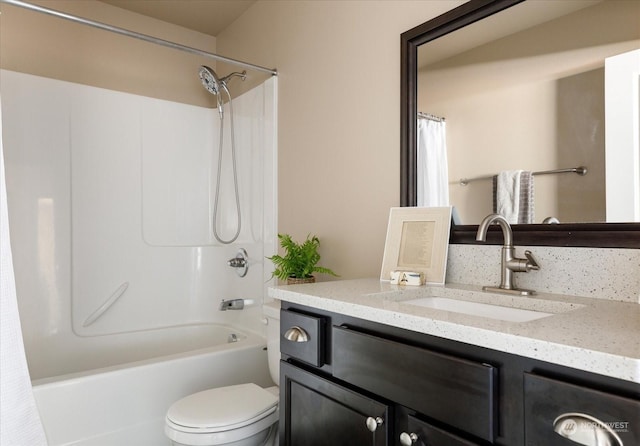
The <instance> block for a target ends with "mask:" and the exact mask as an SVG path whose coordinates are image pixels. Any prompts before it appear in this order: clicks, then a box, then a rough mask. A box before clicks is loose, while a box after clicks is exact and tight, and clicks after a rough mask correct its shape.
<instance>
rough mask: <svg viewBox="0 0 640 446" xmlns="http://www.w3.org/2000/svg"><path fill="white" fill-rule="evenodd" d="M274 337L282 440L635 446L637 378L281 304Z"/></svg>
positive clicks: (301, 444) (303, 445) (337, 444)
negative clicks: (278, 347)
mask: <svg viewBox="0 0 640 446" xmlns="http://www.w3.org/2000/svg"><path fill="white" fill-rule="evenodd" d="M304 327H307V328H309V331H307V330H306V329H305V328H304ZM292 329H293V330H292ZM298 329H301V330H302V331H304V332H305V333H306V335H305V336H300V335H299V334H298V331H297V330H298ZM280 342H281V353H282V361H281V372H280V375H281V376H280V400H281V407H280V446H315V445H318V446H320V445H327V446H329V445H330V446H341V445H344V446H347V445H348V446H352V445H356V446H359V445H370V444H371V445H390V446H391V445H393V446H400V445H402V446H404V445H416V446H489V445H497V446H524V445H526V446H556V445H557V446H560V445H566V446H569V445H573V446H575V445H576V444H587V445H590V444H593V445H611V446H637V445H640V385H638V384H637V383H632V382H628V381H621V380H616V379H613V378H608V377H604V376H601V375H594V374H590V373H588V372H584V371H580V370H575V369H569V368H566V367H561V366H558V365H555V364H550V363H544V362H540V361H536V360H533V359H530V358H524V357H520V356H516V355H511V354H507V353H504V352H499V351H495V350H490V349H485V348H482V347H478V346H473V345H468V344H462V343H459V342H455V341H451V340H448V339H444V338H439V337H434V336H429V335H425V334H421V333H417V332H413V331H407V330H403V329H400V328H397V327H392V326H387V325H383V324H378V323H375V322H371V321H367V320H362V319H358V318H353V317H349V316H345V315H341V314H338V313H332V312H328V311H324V310H318V309H314V308H311V307H306V306H302V305H294V304H290V303H287V302H283V303H282V310H281V339H280ZM578 415H579V416H580V417H581V418H579V417H578ZM562 416H564V417H565V418H560V417H562ZM585 420H586V421H585ZM594 420H595V421H594ZM616 422H619V423H624V424H615V423H616ZM598 423H600V424H601V425H602V426H600V427H599V428H600V429H602V430H603V431H607V429H609V430H610V431H613V434H611V433H609V432H608V431H607V432H605V433H606V434H607V435H608V436H610V438H612V440H611V441H610V442H609V443H605V442H600V443H597V442H587V441H586V440H584V441H583V440H582V437H580V435H582V436H583V437H586V436H588V435H589V433H587V434H584V433H583V432H582V433H580V435H579V434H576V433H575V432H576V430H577V429H588V428H592V427H594V426H596V425H597V424H598ZM572 429H573V430H572ZM623 430H624V431H623ZM595 432H596V433H595V434H593V435H596V436H598V438H600V439H602V438H609V437H606V436H605V433H602V432H600V431H595ZM569 434H572V435H573V436H572V435H569ZM578 440H580V441H578ZM581 441H583V442H581ZM589 441H591V440H589ZM616 441H618V442H616Z"/></svg>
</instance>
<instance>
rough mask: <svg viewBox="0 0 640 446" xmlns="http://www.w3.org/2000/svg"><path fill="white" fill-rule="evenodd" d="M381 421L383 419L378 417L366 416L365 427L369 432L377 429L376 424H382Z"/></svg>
mask: <svg viewBox="0 0 640 446" xmlns="http://www.w3.org/2000/svg"><path fill="white" fill-rule="evenodd" d="M382 423H384V420H383V419H382V418H380V417H375V418H374V417H368V418H367V429H369V430H370V431H371V432H375V431H376V429H378V426H382Z"/></svg>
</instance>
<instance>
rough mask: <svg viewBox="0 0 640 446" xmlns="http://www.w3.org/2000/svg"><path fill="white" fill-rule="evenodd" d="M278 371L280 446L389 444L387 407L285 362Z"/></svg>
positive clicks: (382, 445)
mask: <svg viewBox="0 0 640 446" xmlns="http://www.w3.org/2000/svg"><path fill="white" fill-rule="evenodd" d="M280 368H281V382H280V394H281V398H283V400H284V404H283V405H281V407H282V408H283V409H284V413H282V412H281V413H280V446H353V445H358V446H366V445H372V446H386V445H387V444H388V429H387V424H388V422H389V421H390V420H391V418H390V410H389V406H387V405H386V404H383V403H381V402H378V401H376V400H374V399H371V398H369V397H367V396H364V395H361V394H359V393H357V392H354V391H352V390H350V389H347V388H345V387H342V386H340V385H338V384H336V383H334V382H332V381H329V380H327V379H324V378H322V377H320V376H317V375H314V374H311V373H309V372H307V371H305V370H303V369H301V368H298V367H296V366H293V365H291V364H289V363H287V362H282V363H281V365H280ZM370 429H374V430H373V431H372V430H370Z"/></svg>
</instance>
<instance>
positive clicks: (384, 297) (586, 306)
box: [269, 279, 640, 383]
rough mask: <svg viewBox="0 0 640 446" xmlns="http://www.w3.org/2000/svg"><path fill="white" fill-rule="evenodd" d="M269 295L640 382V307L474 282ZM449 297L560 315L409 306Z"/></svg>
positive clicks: (309, 288)
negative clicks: (526, 317) (512, 291)
mask: <svg viewBox="0 0 640 446" xmlns="http://www.w3.org/2000/svg"><path fill="white" fill-rule="evenodd" d="M269 295H270V296H271V297H274V298H276V299H280V300H283V301H287V302H291V303H295V304H300V305H307V306H310V307H314V308H318V309H321V310H327V311H332V312H336V313H341V314H344V315H347V316H353V317H357V318H360V319H366V320H369V321H373V322H379V323H382V324H387V325H391V326H394V327H398V328H404V329H407V330H412V331H415V332H419V333H424V334H428V335H433V336H438V337H442V338H446V339H450V340H453V341H458V342H464V343H467V344H471V345H476V346H480V347H486V348H490V349H494V350H499V351H503V352H506V353H511V354H515V355H520V356H524V357H528V358H533V359H537V360H541V361H547V362H550V363H554V364H559V365H563V366H567V367H572V368H575V369H580V370H585V371H588V372H592V373H597V374H601V375H605V376H610V377H613V378H618V379H622V380H626V381H632V382H637V383H640V305H638V304H635V303H625V302H612V301H607V300H603V299H593V298H585V297H576V296H567V295H559V294H547V293H540V294H537V295H535V296H533V297H523V298H521V297H513V296H508V295H497V294H489V293H484V292H482V291H481V287H479V286H474V285H454V284H447V285H445V286H444V287H438V286H422V287H400V286H397V285H390V284H388V283H386V282H380V281H379V280H378V279H358V280H345V281H335V282H320V283H315V284H305V285H295V286H280V287H274V288H270V289H269ZM429 296H439V297H450V298H461V299H464V300H469V301H481V302H484V303H491V304H494V305H501V306H506V307H516V308H524V309H529V310H534V311H543V312H549V313H554V314H553V315H552V316H549V317H545V318H542V319H537V320H533V321H529V322H517V323H516V322H507V321H503V320H497V319H490V318H486V317H479V316H471V315H466V314H461V313H454V312H449V311H444V310H436V309H430V308H425V307H418V306H415V305H410V304H406V303H404V301H407V300H409V299H415V298H418V297H429Z"/></svg>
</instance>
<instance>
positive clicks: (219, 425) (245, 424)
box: [164, 303, 280, 446]
mask: <svg viewBox="0 0 640 446" xmlns="http://www.w3.org/2000/svg"><path fill="white" fill-rule="evenodd" d="M263 311H264V315H265V317H266V320H267V357H268V358H269V372H270V373H271V378H272V379H273V382H274V383H277V382H278V379H279V378H278V377H279V371H280V366H279V362H280V305H279V304H278V303H270V304H266V305H264V306H263ZM278 414H279V412H278V387H277V386H273V387H269V388H266V389H264V388H262V387H260V386H258V385H256V384H253V383H248V384H238V385H233V386H226V387H218V388H215V389H209V390H204V391H202V392H197V393H194V394H192V395H189V396H186V397H184V398H182V399H181V400H178V401H176V402H175V403H173V405H172V406H171V407H170V408H169V410H168V411H167V416H166V420H165V428H164V432H165V435H166V436H167V437H168V438H169V439H170V440H171V444H172V445H174V446H217V445H224V446H275V445H276V444H277V436H278V432H277V431H278Z"/></svg>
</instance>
